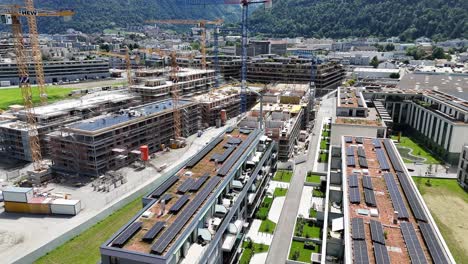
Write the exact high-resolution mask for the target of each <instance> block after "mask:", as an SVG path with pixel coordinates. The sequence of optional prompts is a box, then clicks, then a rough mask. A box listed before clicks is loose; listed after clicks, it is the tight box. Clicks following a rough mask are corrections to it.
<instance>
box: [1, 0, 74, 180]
mask: <svg viewBox="0 0 468 264" xmlns="http://www.w3.org/2000/svg"><path fill="white" fill-rule="evenodd" d="M25 2H26V7H23V6H19V5H0V16H1V20H2V22H3V23H4V24H8V25H11V26H12V33H13V39H14V46H15V53H16V65H17V67H18V75H19V82H18V85H19V87H20V89H21V95H22V97H23V104H24V109H25V111H26V123H27V129H28V138H29V147H30V149H31V160H32V162H33V168H34V171H35V172H42V171H44V170H45V168H44V166H43V163H42V153H41V145H40V140H39V135H38V132H37V121H36V117H35V111H34V104H33V93H32V88H31V84H30V83H29V71H28V59H27V56H26V54H25V41H24V38H23V30H22V26H21V17H26V18H27V20H28V26H29V37H30V42H31V48H32V55H33V60H34V62H35V71H36V82H37V84H38V89H39V94H40V100H41V103H42V104H45V103H47V91H46V88H45V79H44V70H43V65H42V55H41V50H40V47H39V34H38V31H37V24H36V17H70V16H73V15H74V14H75V13H74V12H73V11H71V10H61V11H54V10H44V9H35V8H34V3H33V0H26V1H25Z"/></svg>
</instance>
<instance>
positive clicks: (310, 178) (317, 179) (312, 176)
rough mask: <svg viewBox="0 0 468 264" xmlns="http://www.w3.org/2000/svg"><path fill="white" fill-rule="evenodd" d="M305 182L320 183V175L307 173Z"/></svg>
mask: <svg viewBox="0 0 468 264" xmlns="http://www.w3.org/2000/svg"><path fill="white" fill-rule="evenodd" d="M306 182H310V183H320V175H315V174H310V175H307V178H306Z"/></svg>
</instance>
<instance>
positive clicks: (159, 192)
mask: <svg viewBox="0 0 468 264" xmlns="http://www.w3.org/2000/svg"><path fill="white" fill-rule="evenodd" d="M178 180H179V177H177V175H173V176H171V177H170V178H169V179H167V180H166V181H165V182H163V183H162V184H161V185H159V187H158V188H156V190H154V192H152V193H151V197H153V198H159V197H160V196H161V195H163V194H164V193H165V192H166V191H167V190H168V189H169V188H171V186H172V185H174V183H176V182H177V181H178Z"/></svg>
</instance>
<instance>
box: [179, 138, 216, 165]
mask: <svg viewBox="0 0 468 264" xmlns="http://www.w3.org/2000/svg"><path fill="white" fill-rule="evenodd" d="M223 139H224V136H223V135H221V136H219V137H217V138H216V139H215V140H213V141H211V142H210V143H209V144H208V145H207V146H206V147H204V148H203V149H202V150H201V151H200V152H198V153H197V154H196V155H195V156H194V157H193V158H191V159H190V161H189V162H188V163H187V165H185V166H186V167H188V168H192V167H194V166H195V165H197V164H198V162H199V161H200V160H201V159H203V157H205V156H206V154H208V153H209V152H210V151H211V150H212V149H213V148H214V147H215V146H216V145H218V144H219V142H221V141H223Z"/></svg>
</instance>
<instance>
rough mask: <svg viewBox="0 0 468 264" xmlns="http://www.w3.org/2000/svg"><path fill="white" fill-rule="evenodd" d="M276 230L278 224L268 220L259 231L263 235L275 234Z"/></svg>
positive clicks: (261, 225) (264, 221) (263, 222)
mask: <svg viewBox="0 0 468 264" xmlns="http://www.w3.org/2000/svg"><path fill="white" fill-rule="evenodd" d="M275 228H276V223H275V222H273V221H271V220H270V219H268V218H267V219H265V220H263V221H262V223H261V224H260V228H259V229H258V231H259V232H263V233H268V234H273V233H274V232H275Z"/></svg>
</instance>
